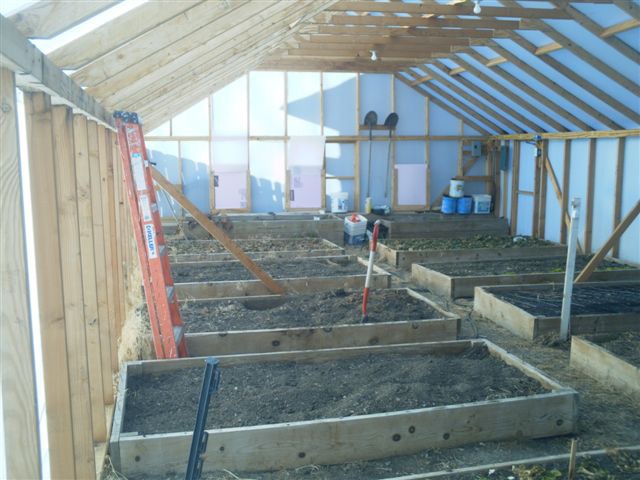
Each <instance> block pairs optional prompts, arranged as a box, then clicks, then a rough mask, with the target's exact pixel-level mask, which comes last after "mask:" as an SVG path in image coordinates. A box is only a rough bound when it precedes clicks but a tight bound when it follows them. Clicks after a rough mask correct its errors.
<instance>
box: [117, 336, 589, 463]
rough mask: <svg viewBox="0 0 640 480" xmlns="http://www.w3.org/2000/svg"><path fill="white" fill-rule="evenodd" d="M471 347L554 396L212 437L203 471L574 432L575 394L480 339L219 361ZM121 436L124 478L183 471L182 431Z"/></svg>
mask: <svg viewBox="0 0 640 480" xmlns="http://www.w3.org/2000/svg"><path fill="white" fill-rule="evenodd" d="M472 345H473V346H475V345H477V346H486V348H488V350H489V352H490V354H491V355H492V356H494V357H496V358H497V359H498V360H500V361H503V362H505V363H507V364H509V365H512V366H514V367H515V368H517V369H518V370H520V371H521V372H522V373H523V374H525V375H527V376H529V377H531V378H534V379H535V380H537V381H538V382H540V383H542V384H543V385H545V386H546V387H547V388H549V389H551V390H553V391H552V392H549V393H544V394H540V395H533V396H530V397H519V398H509V399H500V400H492V401H486V402H473V403H468V404H462V405H448V406H442V407H433V408H425V409H414V410H405V411H397V412H389V413H382V414H371V415H359V416H353V417H344V418H340V419H321V420H311V421H302V422H292V423H287V424H273V425H266V426H263V425H256V426H251V427H247V428H234V429H219V430H210V431H209V446H210V448H211V451H212V452H215V459H213V460H212V461H211V462H208V463H206V464H205V465H210V466H211V468H214V467H215V468H227V469H231V470H238V469H239V468H242V469H245V470H247V469H248V470H264V469H281V468H288V467H296V466H298V465H307V464H309V462H312V463H314V464H324V463H341V462H347V461H354V460H361V459H373V458H381V457H386V456H389V455H400V454H408V453H413V452H417V451H420V450H423V449H425V448H441V447H451V446H456V445H462V444H464V443H469V442H479V441H486V440H489V439H493V440H497V439H507V438H514V437H516V436H517V437H519V438H522V437H533V438H537V437H543V436H548V435H558V434H562V433H569V432H571V431H573V430H574V429H575V427H576V420H577V415H576V402H577V393H576V392H575V391H573V390H572V389H569V388H566V387H563V386H561V385H559V384H558V383H557V382H555V381H553V380H552V379H550V378H548V377H546V376H545V375H544V374H543V373H542V372H540V371H538V370H536V369H535V368H533V367H531V366H530V365H528V364H525V363H524V362H522V361H521V360H520V359H518V358H516V357H514V356H513V355H509V354H508V353H506V352H505V351H504V350H502V349H500V348H498V347H496V346H495V345H493V344H491V343H490V342H488V341H484V340H481V341H462V342H443V343H428V344H409V345H400V346H381V347H359V348H358V347H356V348H342V349H331V350H320V351H314V352H313V355H312V356H310V355H309V354H308V353H307V352H289V353H284V354H283V353H276V354H273V353H268V354H257V355H242V356H221V357H219V359H220V362H221V365H222V367H223V368H224V367H225V366H227V365H237V364H240V363H247V362H251V363H255V362H273V361H287V360H288V361H296V362H309V361H312V362H316V361H326V360H330V359H341V358H351V357H354V356H359V355H363V354H365V355H366V354H382V353H391V352H394V353H398V354H401V353H403V354H410V353H418V352H420V353H429V352H441V353H442V354H444V353H445V352H450V353H449V354H453V355H455V354H456V353H455V352H462V351H464V350H465V346H466V348H469V347H470V346H472ZM196 362H198V363H196ZM201 362H202V359H184V360H181V361H180V362H179V363H178V362H176V361H170V362H162V363H160V362H153V363H150V362H139V363H137V364H129V366H128V368H127V370H128V375H129V376H131V375H141V374H149V373H151V372H152V371H153V372H155V373H159V372H160V371H176V370H179V369H180V368H186V367H187V366H189V365H192V364H200V363H201ZM157 368H158V369H161V370H157ZM406 432H408V433H406ZM442 432H445V433H444V434H443V433H442ZM470 432H471V433H470ZM124 433H125V432H121V434H120V436H119V438H118V442H117V448H114V451H117V458H119V460H120V464H119V470H120V471H122V472H123V473H125V474H134V473H135V472H137V471H139V472H142V471H144V472H146V473H147V474H148V473H152V472H155V471H158V472H160V471H167V470H172V469H181V468H182V467H183V464H184V462H185V460H184V455H183V451H184V450H186V449H188V446H189V442H190V434H189V433H188V432H178V433H169V434H159V435H148V436H145V437H142V436H138V435H130V434H127V435H124ZM336 438H339V439H340V446H341V448H339V449H336V444H335V442H336V440H335V439H336ZM267 446H268V447H267ZM274 446H275V448H274ZM220 447H224V448H222V449H221V448H220ZM302 453H303V454H302ZM336 455H337V456H336ZM116 467H118V465H116Z"/></svg>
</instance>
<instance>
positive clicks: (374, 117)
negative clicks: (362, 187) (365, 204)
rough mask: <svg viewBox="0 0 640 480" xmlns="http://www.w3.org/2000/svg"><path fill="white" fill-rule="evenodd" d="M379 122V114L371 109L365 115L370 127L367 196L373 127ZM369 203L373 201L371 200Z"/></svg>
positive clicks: (365, 120)
mask: <svg viewBox="0 0 640 480" xmlns="http://www.w3.org/2000/svg"><path fill="white" fill-rule="evenodd" d="M377 123H378V114H377V113H376V112H374V111H373V110H371V111H370V112H367V114H366V115H365V116H364V124H365V125H366V126H367V127H369V163H368V164H367V196H366V198H370V197H369V193H370V191H371V147H372V145H373V127H374V126H375V125H377ZM369 203H371V201H370V200H369Z"/></svg>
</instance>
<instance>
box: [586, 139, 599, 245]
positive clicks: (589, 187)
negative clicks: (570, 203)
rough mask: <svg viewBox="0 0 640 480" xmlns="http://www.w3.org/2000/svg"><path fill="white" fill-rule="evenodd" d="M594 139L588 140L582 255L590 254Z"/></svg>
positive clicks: (594, 171)
mask: <svg viewBox="0 0 640 480" xmlns="http://www.w3.org/2000/svg"><path fill="white" fill-rule="evenodd" d="M596 145H597V144H596V139H595V138H592V139H591V140H589V160H588V163H587V199H586V202H585V225H584V253H591V241H592V231H593V196H594V183H595V180H596V178H595V177H596Z"/></svg>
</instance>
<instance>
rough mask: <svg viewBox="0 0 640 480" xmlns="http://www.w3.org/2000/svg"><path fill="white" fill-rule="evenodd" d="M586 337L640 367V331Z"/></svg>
mask: <svg viewBox="0 0 640 480" xmlns="http://www.w3.org/2000/svg"><path fill="white" fill-rule="evenodd" d="M586 338H587V340H589V341H591V342H593V343H595V344H596V345H600V346H601V347H602V348H604V349H605V350H608V351H610V352H611V353H613V354H614V355H617V356H619V357H620V358H622V359H623V360H626V361H627V362H629V363H630V364H632V365H635V366H637V367H640V332H625V333H620V334H618V335H615V336H611V335H607V336H605V337H598V336H595V335H594V336H587V337H586ZM603 338H604V339H603Z"/></svg>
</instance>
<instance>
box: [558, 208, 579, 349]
mask: <svg viewBox="0 0 640 480" xmlns="http://www.w3.org/2000/svg"><path fill="white" fill-rule="evenodd" d="M579 223H580V199H579V198H573V199H572V200H571V225H570V227H569V240H568V245H567V267H566V269H565V274H564V293H563V294H562V314H561V315H560V340H562V341H565V340H567V339H568V338H569V329H570V326H571V296H572V295H573V275H574V272H575V268H576V248H577V246H578V224H579Z"/></svg>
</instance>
